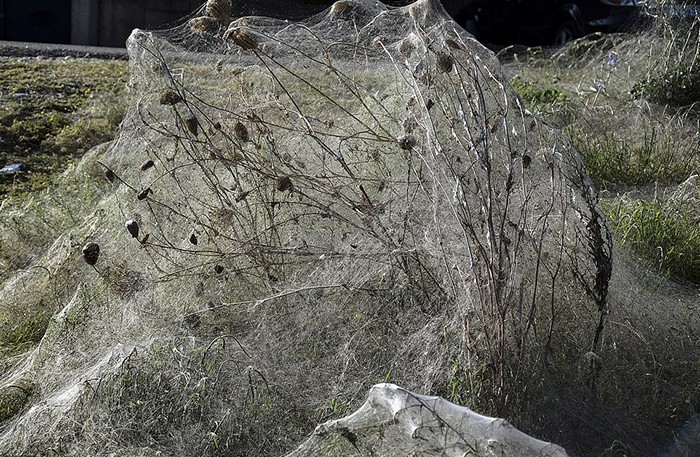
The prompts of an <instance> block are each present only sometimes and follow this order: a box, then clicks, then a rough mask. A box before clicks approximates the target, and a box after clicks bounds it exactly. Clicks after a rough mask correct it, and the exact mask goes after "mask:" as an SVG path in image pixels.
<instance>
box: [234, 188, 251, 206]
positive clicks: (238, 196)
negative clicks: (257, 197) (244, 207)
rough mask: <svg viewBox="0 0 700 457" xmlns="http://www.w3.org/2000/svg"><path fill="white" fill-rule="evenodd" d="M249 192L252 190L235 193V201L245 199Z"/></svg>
mask: <svg viewBox="0 0 700 457" xmlns="http://www.w3.org/2000/svg"><path fill="white" fill-rule="evenodd" d="M251 192H252V191H250V190H246V191H245V192H241V193H240V194H238V195H236V203H238V202H240V201H243V200H245V199H246V198H247V197H248V195H249V194H250V193H251Z"/></svg>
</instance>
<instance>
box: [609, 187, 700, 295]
mask: <svg viewBox="0 0 700 457" xmlns="http://www.w3.org/2000/svg"><path fill="white" fill-rule="evenodd" d="M605 209H606V213H607V215H608V218H609V222H610V223H611V226H612V229H613V231H614V233H615V234H616V235H617V237H618V239H619V241H620V242H621V243H622V244H623V245H625V246H627V247H629V248H631V249H632V250H633V251H634V252H635V253H636V254H637V255H638V256H640V257H641V258H642V259H645V260H647V261H648V262H649V263H650V264H652V265H655V266H658V268H659V269H660V270H661V271H662V272H664V273H667V274H670V275H673V276H676V277H679V278H683V279H687V280H689V281H693V282H696V283H700V218H699V217H698V215H697V214H693V213H692V212H691V210H690V209H689V206H688V204H687V203H686V202H682V201H677V200H672V199H661V198H654V199H652V200H631V201H626V200H624V199H617V200H615V201H614V202H609V203H607V204H606V205H605Z"/></svg>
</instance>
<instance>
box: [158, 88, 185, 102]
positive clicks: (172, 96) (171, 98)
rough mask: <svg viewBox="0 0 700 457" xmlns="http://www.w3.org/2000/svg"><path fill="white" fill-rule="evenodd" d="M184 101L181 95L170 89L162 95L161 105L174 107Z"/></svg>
mask: <svg viewBox="0 0 700 457" xmlns="http://www.w3.org/2000/svg"><path fill="white" fill-rule="evenodd" d="M181 101H182V97H180V94H178V93H177V92H175V91H174V90H171V89H168V90H166V91H165V92H163V93H162V94H160V104H161V105H168V106H173V105H177V104H178V103H180V102H181Z"/></svg>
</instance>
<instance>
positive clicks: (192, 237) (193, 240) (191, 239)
mask: <svg viewBox="0 0 700 457" xmlns="http://www.w3.org/2000/svg"><path fill="white" fill-rule="evenodd" d="M190 243H192V244H194V245H195V246H196V245H197V243H199V241H198V240H197V235H196V234H195V233H194V232H192V234H191V235H190Z"/></svg>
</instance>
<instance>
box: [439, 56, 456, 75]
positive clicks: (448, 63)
mask: <svg viewBox="0 0 700 457" xmlns="http://www.w3.org/2000/svg"><path fill="white" fill-rule="evenodd" d="M435 63H436V65H437V69H438V72H439V73H449V72H451V71H452V67H453V66H454V60H453V59H452V56H451V55H449V54H447V53H445V52H438V53H437V56H436V62H435Z"/></svg>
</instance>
